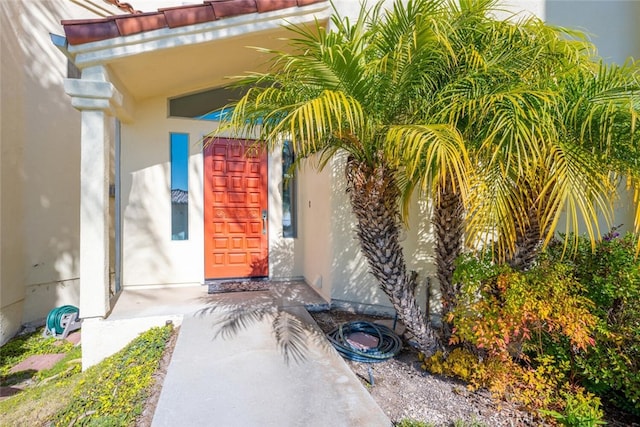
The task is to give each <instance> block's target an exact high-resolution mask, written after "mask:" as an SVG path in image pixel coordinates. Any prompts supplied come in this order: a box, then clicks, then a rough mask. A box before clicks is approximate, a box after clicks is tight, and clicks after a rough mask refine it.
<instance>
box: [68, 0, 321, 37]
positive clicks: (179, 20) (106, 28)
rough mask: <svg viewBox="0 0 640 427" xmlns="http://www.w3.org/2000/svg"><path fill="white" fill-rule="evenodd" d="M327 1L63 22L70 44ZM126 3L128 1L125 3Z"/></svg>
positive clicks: (221, 3) (235, 3)
mask: <svg viewBox="0 0 640 427" xmlns="http://www.w3.org/2000/svg"><path fill="white" fill-rule="evenodd" d="M326 1H327V0H206V1H205V2H204V4H198V5H192V4H190V5H185V6H177V7H170V8H164V9H159V10H158V11H157V12H148V13H132V14H127V15H118V16H112V17H109V18H103V19H85V20H63V21H62V25H63V27H64V32H65V35H66V37H67V41H68V42H69V44H71V45H78V44H83V43H90V42H95V41H100V40H106V39H111V38H114V37H119V36H128V35H131V34H137V33H142V32H145V31H152V30H157V29H160V28H167V27H168V28H176V27H182V26H185V25H193V24H200V23H203V22H210V21H215V20H216V19H222V18H229V17H232V16H239V15H246V14H250V13H262V12H270V11H273V10H281V9H287V8H290V7H296V6H298V7H300V6H307V5H310V4H314V3H323V2H326ZM116 3H118V2H117V1H116ZM123 5H128V4H126V3H123Z"/></svg>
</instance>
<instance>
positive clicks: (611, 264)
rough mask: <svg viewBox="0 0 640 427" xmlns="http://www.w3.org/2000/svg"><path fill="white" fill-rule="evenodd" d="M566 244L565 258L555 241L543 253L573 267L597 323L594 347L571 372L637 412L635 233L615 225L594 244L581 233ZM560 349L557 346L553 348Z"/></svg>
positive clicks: (638, 272) (639, 342)
mask: <svg viewBox="0 0 640 427" xmlns="http://www.w3.org/2000/svg"><path fill="white" fill-rule="evenodd" d="M570 240H571V241H573V240H575V241H576V242H577V243H575V244H573V245H571V246H570V247H569V248H568V251H567V253H568V254H570V255H572V256H571V258H567V257H563V253H564V251H563V250H562V247H561V245H560V244H559V243H556V244H554V245H551V246H550V247H549V249H548V250H547V253H546V254H545V256H546V257H547V258H548V259H550V260H553V261H555V262H562V263H563V264H564V265H567V266H569V268H571V271H572V274H573V275H574V276H575V278H576V280H577V281H579V282H580V283H581V284H582V292H583V294H584V295H585V296H586V297H587V298H589V299H590V300H592V301H593V302H594V305H593V306H592V308H591V312H592V314H593V315H595V316H597V319H598V322H597V326H596V328H595V333H594V339H595V346H593V347H591V348H589V349H588V351H586V352H584V353H580V354H577V355H576V356H575V358H574V360H573V363H574V375H575V376H577V377H579V378H580V380H581V382H582V383H583V384H584V385H585V387H587V389H589V390H590V391H592V392H594V393H596V394H598V395H599V396H601V397H603V398H605V397H606V398H607V399H609V400H610V401H611V402H612V403H614V404H615V405H617V406H619V407H621V408H623V409H625V410H628V411H632V412H634V413H635V414H637V415H640V261H639V260H638V259H637V257H636V242H637V240H638V236H636V235H633V234H626V235H624V236H620V235H619V234H618V232H617V231H616V229H614V230H612V231H611V232H610V233H609V234H607V235H606V236H605V237H604V238H603V239H602V240H601V241H599V242H598V243H597V245H596V246H595V248H593V247H592V246H591V244H590V242H589V241H588V240H587V239H585V238H582V237H581V238H578V239H575V238H571V239H570ZM562 350H564V352H565V354H566V353H567V347H566V346H565V347H564V348H563V349H562V348H558V347H555V349H554V351H556V352H558V353H559V352H560V351H562Z"/></svg>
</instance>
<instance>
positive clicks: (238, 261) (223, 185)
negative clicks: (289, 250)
mask: <svg viewBox="0 0 640 427" xmlns="http://www.w3.org/2000/svg"><path fill="white" fill-rule="evenodd" d="M252 144H253V141H243V140H237V139H225V138H216V139H213V140H210V141H208V144H207V146H206V147H205V149H204V221H205V226H204V233H205V235H204V239H205V240H204V250H205V257H204V258H205V267H204V271H205V278H206V279H227V278H242V277H264V276H268V275H269V252H268V248H269V246H268V245H269V239H268V227H267V219H268V213H267V154H266V152H265V151H264V150H256V148H255V147H252Z"/></svg>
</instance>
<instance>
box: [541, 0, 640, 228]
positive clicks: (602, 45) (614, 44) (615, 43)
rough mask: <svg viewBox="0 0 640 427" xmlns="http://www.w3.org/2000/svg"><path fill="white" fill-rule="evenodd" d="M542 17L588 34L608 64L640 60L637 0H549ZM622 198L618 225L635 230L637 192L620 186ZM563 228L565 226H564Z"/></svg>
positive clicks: (617, 211) (615, 221)
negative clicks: (634, 196)
mask: <svg viewBox="0 0 640 427" xmlns="http://www.w3.org/2000/svg"><path fill="white" fill-rule="evenodd" d="M544 3H545V7H544V15H543V16H542V18H543V19H544V20H545V21H547V22H549V23H551V24H556V25H561V26H565V27H570V28H576V29H579V30H581V31H584V32H585V33H586V34H587V36H588V38H589V39H590V40H591V41H592V42H593V43H594V44H595V45H596V47H597V48H598V55H599V56H601V57H602V58H603V59H604V61H605V62H613V63H618V64H622V63H624V62H625V61H626V60H627V59H628V58H630V57H631V58H635V59H638V58H640V26H638V24H637V21H638V17H640V2H638V1H637V0H607V1H593V0H545V1H544ZM618 191H619V194H620V197H619V198H618V199H617V200H616V202H615V204H614V213H615V217H614V218H613V220H612V224H611V225H614V226H618V225H621V224H622V225H623V227H622V230H623V231H626V230H632V229H633V224H634V216H635V212H634V204H633V192H631V191H628V190H627V189H626V187H625V183H624V182H622V183H621V184H620V186H619V187H618ZM599 226H600V229H601V232H602V233H606V232H607V231H608V226H607V224H606V223H605V221H604V220H601V221H600V224H599ZM560 228H562V227H560Z"/></svg>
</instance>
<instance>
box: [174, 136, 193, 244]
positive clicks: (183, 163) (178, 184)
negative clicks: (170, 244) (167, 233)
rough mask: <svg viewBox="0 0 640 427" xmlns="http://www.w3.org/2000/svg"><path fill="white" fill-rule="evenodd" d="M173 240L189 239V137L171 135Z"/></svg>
mask: <svg viewBox="0 0 640 427" xmlns="http://www.w3.org/2000/svg"><path fill="white" fill-rule="evenodd" d="M170 145H171V147H170V150H171V240H188V239H189V135H188V134H186V133H171V139H170Z"/></svg>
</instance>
